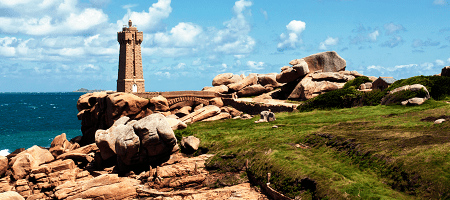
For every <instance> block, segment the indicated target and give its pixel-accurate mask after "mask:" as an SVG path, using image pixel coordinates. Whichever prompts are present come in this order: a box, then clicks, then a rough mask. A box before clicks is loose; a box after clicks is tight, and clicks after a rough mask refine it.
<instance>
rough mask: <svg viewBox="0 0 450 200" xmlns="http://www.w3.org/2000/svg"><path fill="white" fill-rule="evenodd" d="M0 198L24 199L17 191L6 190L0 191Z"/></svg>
mask: <svg viewBox="0 0 450 200" xmlns="http://www.w3.org/2000/svg"><path fill="white" fill-rule="evenodd" d="M0 199H4V200H25V199H24V198H23V197H22V196H21V195H20V194H19V193H17V192H15V191H8V192H3V193H0Z"/></svg>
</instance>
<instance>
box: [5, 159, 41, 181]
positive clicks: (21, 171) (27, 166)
mask: <svg viewBox="0 0 450 200" xmlns="http://www.w3.org/2000/svg"><path fill="white" fill-rule="evenodd" d="M9 165H10V166H11V169H12V171H13V174H14V175H13V177H14V179H16V180H19V179H22V178H25V176H27V175H28V173H29V172H30V171H31V169H34V168H37V167H38V166H39V164H38V163H37V162H36V160H35V159H34V158H33V156H32V155H31V154H29V153H21V154H20V155H17V156H16V157H14V162H12V161H11V162H10V163H9Z"/></svg>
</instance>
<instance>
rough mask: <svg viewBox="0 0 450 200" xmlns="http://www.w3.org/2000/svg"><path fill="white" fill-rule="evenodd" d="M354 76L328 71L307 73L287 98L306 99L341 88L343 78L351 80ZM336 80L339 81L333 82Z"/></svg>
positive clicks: (343, 83)
mask: <svg viewBox="0 0 450 200" xmlns="http://www.w3.org/2000/svg"><path fill="white" fill-rule="evenodd" d="M322 74H325V75H322ZM337 78H341V79H337ZM354 78H355V77H353V76H350V75H342V74H340V73H329V72H328V73H321V72H319V73H313V74H309V75H307V76H306V77H305V78H303V79H302V80H301V81H300V82H299V83H298V84H297V86H296V87H295V88H294V90H293V91H292V92H291V93H290V95H289V96H288V98H289V99H301V100H308V99H311V98H314V97H316V96H318V95H320V94H323V93H326V92H328V91H333V90H337V89H340V88H343V87H344V85H345V80H352V79H354ZM336 80H338V81H339V82H334V81H336ZM342 81H344V82H342Z"/></svg>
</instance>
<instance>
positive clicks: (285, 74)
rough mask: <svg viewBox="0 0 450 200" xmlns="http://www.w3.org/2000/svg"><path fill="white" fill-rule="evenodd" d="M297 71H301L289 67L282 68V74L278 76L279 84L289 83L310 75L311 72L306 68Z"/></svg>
mask: <svg viewBox="0 0 450 200" xmlns="http://www.w3.org/2000/svg"><path fill="white" fill-rule="evenodd" d="M297 69H299V71H297V70H296V69H295V68H293V67H289V66H284V67H282V68H281V73H280V74H278V75H277V76H276V81H277V82H279V83H289V82H292V81H295V80H296V79H298V78H300V77H303V76H305V75H306V74H308V73H309V70H307V69H308V68H306V69H305V68H304V67H300V66H299V67H297Z"/></svg>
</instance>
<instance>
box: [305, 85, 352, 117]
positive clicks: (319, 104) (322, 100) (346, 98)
mask: <svg viewBox="0 0 450 200" xmlns="http://www.w3.org/2000/svg"><path fill="white" fill-rule="evenodd" d="M360 97H361V92H360V91H358V90H356V89H355V88H354V87H353V86H351V87H349V88H345V89H344V88H342V89H338V90H334V91H330V92H327V93H325V94H321V95H319V96H317V97H314V98H312V99H309V100H307V101H306V102H305V103H304V104H302V105H300V106H298V107H297V109H298V110H299V111H301V112H308V111H312V110H314V109H321V110H323V109H333V108H349V107H352V105H353V104H354V102H355V100H357V99H359V98H360Z"/></svg>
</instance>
